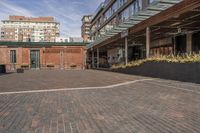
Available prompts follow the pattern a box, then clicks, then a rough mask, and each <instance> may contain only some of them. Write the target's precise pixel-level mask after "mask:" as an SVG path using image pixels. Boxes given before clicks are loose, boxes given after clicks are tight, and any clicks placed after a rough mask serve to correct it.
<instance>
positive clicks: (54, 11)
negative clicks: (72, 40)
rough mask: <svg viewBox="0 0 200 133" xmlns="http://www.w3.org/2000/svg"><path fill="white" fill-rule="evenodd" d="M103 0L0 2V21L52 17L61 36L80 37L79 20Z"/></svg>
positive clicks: (23, 0)
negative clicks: (13, 17)
mask: <svg viewBox="0 0 200 133" xmlns="http://www.w3.org/2000/svg"><path fill="white" fill-rule="evenodd" d="M102 1H104V0H0V19H1V20H2V19H7V17H8V16H9V15H24V16H35V17H37V16H53V17H55V19H56V21H58V22H60V24H61V26H60V29H61V35H62V36H80V34H81V18H82V16H83V15H88V14H93V13H94V11H95V10H96V8H97V7H98V5H99V4H100V3H101V2H102Z"/></svg>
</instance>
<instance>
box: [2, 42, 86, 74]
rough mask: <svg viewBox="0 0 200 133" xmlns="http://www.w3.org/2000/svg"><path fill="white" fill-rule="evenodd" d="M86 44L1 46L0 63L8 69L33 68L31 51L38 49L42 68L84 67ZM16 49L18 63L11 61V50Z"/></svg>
mask: <svg viewBox="0 0 200 133" xmlns="http://www.w3.org/2000/svg"><path fill="white" fill-rule="evenodd" d="M84 49H85V48H84V46H59V47H56V46H52V47H7V46H2V47H0V64H5V65H6V68H7V71H13V70H15V69H17V68H21V67H23V66H26V69H30V68H31V63H30V62H31V61H30V51H31V50H38V51H39V53H40V55H39V58H40V59H39V60H40V68H41V69H49V66H50V65H51V66H53V67H51V69H52V68H53V69H72V68H73V69H84V66H85V64H84V62H85V61H84V56H85V55H84ZM11 50H16V59H17V60H16V63H14V64H13V63H11V61H10V51H11Z"/></svg>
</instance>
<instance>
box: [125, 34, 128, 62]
mask: <svg viewBox="0 0 200 133" xmlns="http://www.w3.org/2000/svg"><path fill="white" fill-rule="evenodd" d="M127 64H128V38H127V37H125V65H127Z"/></svg>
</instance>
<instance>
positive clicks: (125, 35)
mask: <svg viewBox="0 0 200 133" xmlns="http://www.w3.org/2000/svg"><path fill="white" fill-rule="evenodd" d="M127 36H128V30H124V31H122V32H121V38H124V37H127Z"/></svg>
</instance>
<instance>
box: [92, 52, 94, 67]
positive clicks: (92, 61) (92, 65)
mask: <svg viewBox="0 0 200 133" xmlns="http://www.w3.org/2000/svg"><path fill="white" fill-rule="evenodd" d="M92 68H95V65H94V51H93V50H92Z"/></svg>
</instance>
